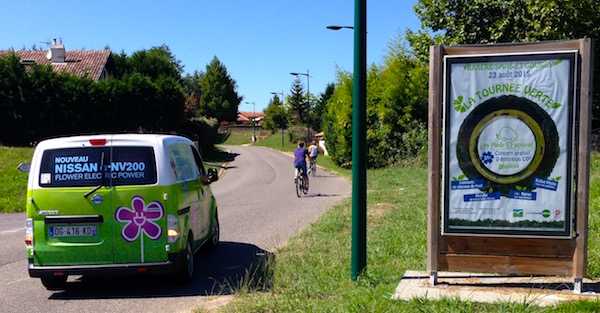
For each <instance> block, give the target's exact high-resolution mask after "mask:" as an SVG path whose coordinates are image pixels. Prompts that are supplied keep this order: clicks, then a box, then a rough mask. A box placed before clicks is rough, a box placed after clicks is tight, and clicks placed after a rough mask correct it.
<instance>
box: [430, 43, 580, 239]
mask: <svg viewBox="0 0 600 313" xmlns="http://www.w3.org/2000/svg"><path fill="white" fill-rule="evenodd" d="M576 70H577V51H550V52H542V53H533V54H532V53H528V54H494V55H473V56H471V55H468V56H445V57H444V119H443V120H444V126H443V128H444V131H443V135H444V139H443V175H442V177H443V178H442V179H443V181H442V185H443V188H442V191H443V207H442V210H443V212H442V213H443V215H442V216H443V218H442V232H443V234H469V235H477V234H482V235H498V236H524V237H540V236H542V237H545V236H551V237H564V238H571V237H572V233H573V231H572V229H573V218H572V214H573V210H572V207H573V163H574V162H573V147H574V139H573V138H574V127H575V123H574V115H573V112H574V109H575V106H576V102H575V90H576V81H575V79H574V77H577V76H576Z"/></svg>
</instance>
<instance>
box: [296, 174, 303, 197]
mask: <svg viewBox="0 0 600 313" xmlns="http://www.w3.org/2000/svg"><path fill="white" fill-rule="evenodd" d="M301 177H302V176H299V177H298V178H296V195H297V196H298V198H299V197H300V195H301V194H302V189H304V186H302V185H303V179H302V178H301Z"/></svg>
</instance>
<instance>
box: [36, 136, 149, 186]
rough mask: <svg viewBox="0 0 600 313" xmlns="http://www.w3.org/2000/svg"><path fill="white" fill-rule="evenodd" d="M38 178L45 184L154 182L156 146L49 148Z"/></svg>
mask: <svg viewBox="0 0 600 313" xmlns="http://www.w3.org/2000/svg"><path fill="white" fill-rule="evenodd" d="M39 179H40V186H42V187H84V186H97V185H100V184H103V185H106V186H122V185H146V184H154V183H156V162H155V156H154V149H152V147H121V146H119V147H81V148H65V149H54V150H46V151H44V154H43V156H42V163H41V167H40V177H39Z"/></svg>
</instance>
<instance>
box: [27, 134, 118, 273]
mask: <svg viewBox="0 0 600 313" xmlns="http://www.w3.org/2000/svg"><path fill="white" fill-rule="evenodd" d="M86 144H87V146H86ZM110 154H111V151H110V148H109V147H106V146H102V147H95V146H91V145H90V144H89V143H82V144H74V143H72V145H71V146H69V147H60V148H55V149H46V150H44V151H43V154H42V156H41V162H40V168H39V172H36V173H37V175H39V177H37V179H36V181H37V182H38V186H36V187H35V188H33V190H32V191H31V199H30V203H31V205H30V210H29V212H28V215H29V216H30V217H32V219H33V223H34V227H33V228H34V250H35V254H34V264H35V265H37V266H50V265H92V264H108V263H112V262H113V235H112V233H113V219H114V218H113V209H112V206H111V189H112V188H111V187H110V185H106V184H103V177H102V175H103V173H102V172H103V170H102V168H103V165H104V164H105V162H107V161H108V160H110ZM96 188H97V189H96ZM94 189H96V190H95V191H94V192H93V193H91V194H88V193H89V192H90V191H92V190H94ZM86 195H87V196H86Z"/></svg>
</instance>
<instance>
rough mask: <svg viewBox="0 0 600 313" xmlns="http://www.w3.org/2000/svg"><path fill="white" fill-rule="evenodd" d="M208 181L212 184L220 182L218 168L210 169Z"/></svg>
mask: <svg viewBox="0 0 600 313" xmlns="http://www.w3.org/2000/svg"><path fill="white" fill-rule="evenodd" d="M208 180H209V181H210V182H214V181H217V180H219V173H218V172H217V169H216V168H209V169H208Z"/></svg>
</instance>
